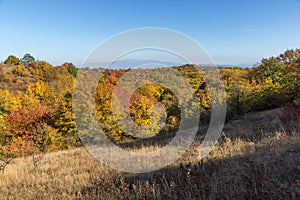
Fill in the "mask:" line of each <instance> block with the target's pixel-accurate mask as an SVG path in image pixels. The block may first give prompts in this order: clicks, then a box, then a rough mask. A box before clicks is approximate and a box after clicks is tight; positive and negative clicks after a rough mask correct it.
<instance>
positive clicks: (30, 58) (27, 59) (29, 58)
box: [19, 53, 35, 64]
mask: <svg viewBox="0 0 300 200" xmlns="http://www.w3.org/2000/svg"><path fill="white" fill-rule="evenodd" d="M34 61H35V58H34V57H33V56H32V55H30V54H29V53H26V54H25V55H24V56H23V58H22V59H21V60H20V62H19V64H30V63H31V62H34Z"/></svg>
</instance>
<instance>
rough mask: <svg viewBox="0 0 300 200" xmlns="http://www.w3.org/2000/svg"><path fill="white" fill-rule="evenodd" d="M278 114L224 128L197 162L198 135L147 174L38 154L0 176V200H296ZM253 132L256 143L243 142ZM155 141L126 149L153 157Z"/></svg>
mask: <svg viewBox="0 0 300 200" xmlns="http://www.w3.org/2000/svg"><path fill="white" fill-rule="evenodd" d="M278 112H280V110H278V109H276V110H270V111H264V112H260V113H253V114H251V115H248V116H245V117H244V118H243V119H240V120H233V121H230V122H229V123H227V124H226V125H225V128H224V136H223V137H222V138H220V140H219V143H218V144H217V145H216V147H215V148H214V149H213V151H212V152H211V153H210V154H209V156H208V157H206V158H204V159H202V160H199V159H198V156H197V155H198V148H199V144H200V141H201V136H198V139H196V141H195V142H194V143H193V145H192V146H191V147H190V149H189V150H188V152H187V153H186V154H185V155H184V156H182V157H181V158H180V159H179V160H178V161H176V162H175V163H173V164H172V165H170V166H169V167H167V168H165V169H162V170H159V171H156V172H152V173H148V174H140V175H139V174H126V173H121V172H118V171H115V170H113V169H111V168H109V167H106V166H104V165H102V164H101V163H100V162H98V161H97V160H95V159H94V158H93V157H92V156H91V155H90V154H88V152H87V151H86V150H85V149H84V148H76V149H73V150H65V151H59V152H55V153H48V154H45V155H43V156H42V157H39V159H40V160H39V161H38V162H37V164H36V165H34V162H33V160H32V157H26V158H19V159H16V160H14V161H13V162H12V163H11V164H9V165H8V166H7V168H6V170H5V171H4V172H2V173H0V180H1V182H0V194H2V198H3V197H4V198H3V199H20V198H22V199H45V198H46V199H108V198H109V199H154V198H157V199H204V198H205V199H206V198H208V199H232V198H244V199H257V198H266V199H274V198H278V199H299V197H300V190H299V188H300V185H299V180H300V176H299V175H300V168H299V166H300V156H299V153H300V145H299V144H300V129H299V128H300V121H299V119H297V120H296V121H289V123H287V122H282V121H280V120H279V118H278V117H280V116H279V115H278V114H277V115H275V114H276V113H278ZM249 121H251V122H254V123H255V124H256V125H257V126H252V124H249ZM280 123H281V124H280ZM269 124H273V125H272V126H270V125H269ZM293 125H297V127H296V128H295V127H291V126H293ZM258 127H259V128H261V130H262V131H261V132H260V133H261V137H259V138H256V137H252V138H248V136H246V135H245V134H246V133H247V134H250V133H251V132H253V131H257V130H258ZM275 127H277V128H275ZM263 130H269V131H268V132H265V131H263ZM227 136H229V137H227ZM166 139H167V138H166ZM156 142H157V143H156V144H155V145H153V146H149V147H146V146H144V147H141V148H137V147H136V148H134V149H131V150H133V151H148V150H149V149H151V150H153V149H155V148H158V147H159V146H160V143H161V142H162V141H161V140H157V141H156ZM162 143H163V142H162Z"/></svg>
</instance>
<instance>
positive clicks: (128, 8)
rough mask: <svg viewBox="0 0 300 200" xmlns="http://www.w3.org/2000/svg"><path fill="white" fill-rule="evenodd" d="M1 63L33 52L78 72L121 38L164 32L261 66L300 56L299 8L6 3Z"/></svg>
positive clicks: (0, 11) (162, 0) (287, 4)
mask: <svg viewBox="0 0 300 200" xmlns="http://www.w3.org/2000/svg"><path fill="white" fill-rule="evenodd" d="M0 22H1V31H0V60H4V59H5V58H6V57H7V56H8V55H9V54H14V55H16V56H18V57H22V56H23V55H24V54H25V53H27V52H30V53H31V54H32V55H33V56H34V57H36V58H37V59H39V60H47V61H48V62H50V63H53V64H56V65H58V64H62V63H63V62H65V61H68V62H73V63H75V64H80V63H81V62H83V60H84V58H85V57H86V56H87V55H88V54H89V53H90V51H91V50H93V49H94V48H95V47H96V46H97V45H98V44H99V43H101V42H102V41H103V40H105V39H107V38H108V37H110V36H112V35H115V34H117V33H119V32H122V31H126V30H128V29H133V28H141V27H162V28H169V29H174V30H176V31H179V32H182V33H184V34H186V35H188V36H190V37H192V38H193V39H195V40H196V41H197V42H198V43H199V44H201V45H202V46H203V47H204V48H205V49H206V50H207V52H208V53H209V55H210V56H211V57H212V59H213V60H214V61H215V62H216V63H222V64H244V63H253V64H254V63H256V62H259V61H260V60H261V58H263V57H270V56H273V55H274V56H275V55H278V54H279V53H281V52H283V51H285V50H287V49H291V48H300V1H299V0H278V1H274V0H251V1H250V0H249V1H247V0H245V1H241V0H239V1H238V0H235V1H234V0H203V1H201V0H198V1H197V0H194V1H191V0H187V1H183V0H182V1H179V0H177V1H176V0H172V1H171V0H152V1H146V0H139V1H124V0H123V1H122V0H110V1H109V0H102V1H88V0H0Z"/></svg>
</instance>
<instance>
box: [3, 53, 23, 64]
mask: <svg viewBox="0 0 300 200" xmlns="http://www.w3.org/2000/svg"><path fill="white" fill-rule="evenodd" d="M19 61H20V59H19V58H18V57H16V56H14V55H9V56H8V57H7V58H6V60H5V61H4V64H7V65H17V64H18V63H19Z"/></svg>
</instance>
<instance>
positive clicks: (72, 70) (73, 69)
mask: <svg viewBox="0 0 300 200" xmlns="http://www.w3.org/2000/svg"><path fill="white" fill-rule="evenodd" d="M68 72H69V73H70V74H71V75H72V76H74V77H76V76H77V72H78V69H77V68H76V67H75V65H73V64H72V63H69V64H68Z"/></svg>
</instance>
